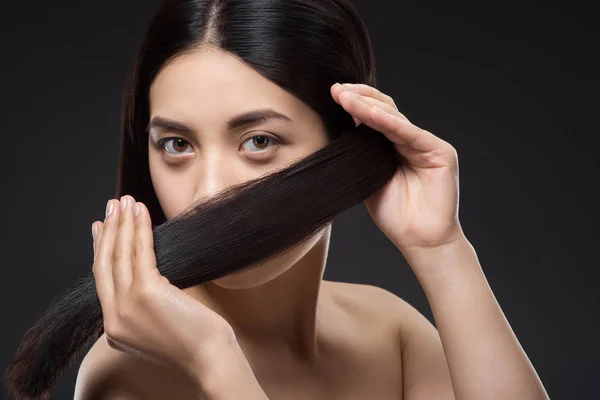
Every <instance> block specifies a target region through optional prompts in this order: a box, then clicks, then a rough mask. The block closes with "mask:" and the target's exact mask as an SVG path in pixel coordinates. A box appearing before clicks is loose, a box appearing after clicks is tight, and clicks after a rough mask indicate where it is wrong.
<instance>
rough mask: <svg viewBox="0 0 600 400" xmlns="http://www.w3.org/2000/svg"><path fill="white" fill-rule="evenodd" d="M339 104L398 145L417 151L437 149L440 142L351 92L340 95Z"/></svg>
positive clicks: (426, 132) (428, 133)
mask: <svg viewBox="0 0 600 400" xmlns="http://www.w3.org/2000/svg"><path fill="white" fill-rule="evenodd" d="M340 103H341V105H342V106H343V107H344V109H345V110H346V111H348V112H349V113H350V114H352V115H354V116H355V117H357V118H358V119H360V120H361V121H363V122H364V123H365V124H366V125H368V126H369V127H371V128H373V129H375V130H377V131H379V132H381V133H383V134H384V135H385V136H386V137H387V138H388V139H389V140H391V141H392V142H394V143H396V144H398V145H408V146H410V147H412V148H413V149H415V150H419V151H432V150H435V149H438V148H439V147H440V145H441V143H442V140H441V139H440V138H438V137H436V136H435V135H433V134H432V133H431V132H428V131H426V130H424V129H421V128H419V127H417V126H416V125H414V124H412V123H411V122H409V121H408V120H406V119H403V118H402V117H400V116H398V115H392V114H389V113H387V112H385V111H383V110H381V109H379V108H378V107H376V106H371V105H369V104H367V103H366V102H364V101H363V99H362V98H361V96H359V95H356V94H355V93H352V92H344V93H342V94H340Z"/></svg>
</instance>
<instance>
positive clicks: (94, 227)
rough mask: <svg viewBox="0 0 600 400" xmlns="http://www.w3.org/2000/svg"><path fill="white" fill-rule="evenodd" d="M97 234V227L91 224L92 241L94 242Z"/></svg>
mask: <svg viewBox="0 0 600 400" xmlns="http://www.w3.org/2000/svg"><path fill="white" fill-rule="evenodd" d="M97 234H98V225H96V224H92V239H94V240H96V235H97Z"/></svg>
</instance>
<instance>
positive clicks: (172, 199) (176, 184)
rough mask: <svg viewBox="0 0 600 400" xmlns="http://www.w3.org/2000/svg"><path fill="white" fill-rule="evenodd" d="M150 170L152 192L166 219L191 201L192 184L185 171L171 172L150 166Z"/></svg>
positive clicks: (192, 197)
mask: <svg viewBox="0 0 600 400" xmlns="http://www.w3.org/2000/svg"><path fill="white" fill-rule="evenodd" d="M150 172H151V173H150V175H151V180H152V186H153V187H154V192H155V193H156V197H157V199H158V202H159V204H160V207H161V208H162V210H163V213H164V214H165V216H166V218H167V219H171V218H173V217H174V216H175V215H177V214H178V213H179V212H181V211H183V210H184V209H185V208H186V207H188V206H189V205H190V204H191V203H192V202H193V199H194V190H193V185H192V184H191V183H190V182H191V181H190V179H189V178H187V177H186V174H185V173H179V174H173V173H169V172H168V171H166V170H161V169H152V167H151V169H150Z"/></svg>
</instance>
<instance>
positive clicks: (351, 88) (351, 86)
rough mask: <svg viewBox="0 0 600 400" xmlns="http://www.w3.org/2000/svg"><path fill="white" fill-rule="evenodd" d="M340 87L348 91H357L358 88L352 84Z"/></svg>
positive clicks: (344, 84)
mask: <svg viewBox="0 0 600 400" xmlns="http://www.w3.org/2000/svg"><path fill="white" fill-rule="evenodd" d="M342 86H343V87H345V88H346V89H349V90H356V89H358V86H356V85H354V84H352V83H343V84H342Z"/></svg>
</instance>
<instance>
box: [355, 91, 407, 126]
mask: <svg viewBox="0 0 600 400" xmlns="http://www.w3.org/2000/svg"><path fill="white" fill-rule="evenodd" d="M352 93H355V94H356V95H357V96H358V98H359V100H360V101H362V102H363V103H366V104H368V105H370V106H376V107H379V108H381V109H382V110H383V111H385V112H387V113H390V114H392V115H398V116H399V117H400V118H402V119H405V120H407V121H408V118H406V117H405V116H404V114H402V113H401V112H400V111H398V110H397V109H396V107H394V106H392V105H389V104H387V103H384V102H383V101H381V100H377V99H374V98H373V97H367V96H363V95H361V94H358V93H356V92H352Z"/></svg>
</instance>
